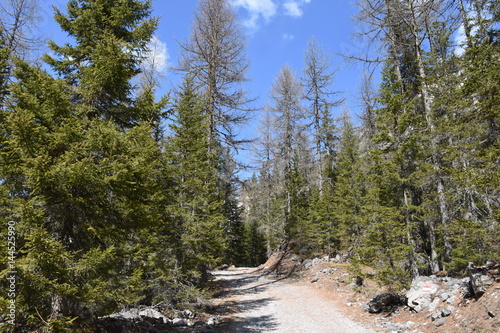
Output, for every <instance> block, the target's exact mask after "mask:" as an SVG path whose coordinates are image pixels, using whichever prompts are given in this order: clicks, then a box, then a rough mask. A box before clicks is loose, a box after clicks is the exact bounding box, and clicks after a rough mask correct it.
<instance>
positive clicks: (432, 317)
mask: <svg viewBox="0 0 500 333" xmlns="http://www.w3.org/2000/svg"><path fill="white" fill-rule="evenodd" d="M442 317H443V316H442V315H441V311H437V312H434V313H433V314H431V319H432V321H435V320H438V319H439V318H442Z"/></svg>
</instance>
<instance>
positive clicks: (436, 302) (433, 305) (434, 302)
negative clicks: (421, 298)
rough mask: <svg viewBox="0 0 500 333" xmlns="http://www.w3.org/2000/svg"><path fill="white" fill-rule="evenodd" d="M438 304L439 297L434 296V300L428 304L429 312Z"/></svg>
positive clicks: (439, 302)
mask: <svg viewBox="0 0 500 333" xmlns="http://www.w3.org/2000/svg"><path fill="white" fill-rule="evenodd" d="M439 304H441V301H440V300H439V298H437V297H436V298H434V300H433V301H432V302H431V304H429V307H428V309H429V312H432V311H434V310H436V308H437V307H438V306H439Z"/></svg>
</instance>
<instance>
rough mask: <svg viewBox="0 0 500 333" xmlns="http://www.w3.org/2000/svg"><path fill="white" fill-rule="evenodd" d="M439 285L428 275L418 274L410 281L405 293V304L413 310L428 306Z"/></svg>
mask: <svg viewBox="0 0 500 333" xmlns="http://www.w3.org/2000/svg"><path fill="white" fill-rule="evenodd" d="M438 290H439V286H438V285H437V284H436V283H435V282H434V280H433V279H431V278H430V277H425V276H420V277H417V278H415V279H414V280H413V281H412V284H411V288H410V291H408V293H406V298H407V299H408V301H407V305H408V306H409V307H410V308H411V309H413V310H414V311H415V312H420V311H422V310H424V309H426V308H428V307H429V305H430V304H431V303H432V300H433V298H434V297H433V296H434V295H435V294H436V293H437V291H438Z"/></svg>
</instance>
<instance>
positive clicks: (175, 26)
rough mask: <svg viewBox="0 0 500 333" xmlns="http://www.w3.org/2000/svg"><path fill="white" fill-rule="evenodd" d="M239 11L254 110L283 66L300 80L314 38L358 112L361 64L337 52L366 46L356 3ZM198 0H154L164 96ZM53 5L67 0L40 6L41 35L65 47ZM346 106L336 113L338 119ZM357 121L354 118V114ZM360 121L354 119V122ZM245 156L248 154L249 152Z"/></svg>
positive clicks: (251, 4)
mask: <svg viewBox="0 0 500 333" xmlns="http://www.w3.org/2000/svg"><path fill="white" fill-rule="evenodd" d="M230 1H232V2H233V4H234V5H235V6H236V8H237V12H238V17H239V19H240V22H241V27H242V29H243V31H244V32H245V34H246V36H247V41H246V42H247V46H246V52H247V58H248V60H249V61H250V69H249V72H248V77H249V79H250V81H249V82H248V83H247V84H246V89H247V90H248V92H249V95H250V96H251V97H255V98H257V100H256V102H255V105H254V107H256V108H261V107H262V106H264V104H265V103H266V102H268V101H269V99H268V95H269V91H270V87H271V85H272V83H273V81H274V78H275V77H276V75H277V73H278V72H279V70H280V68H281V67H282V66H283V65H285V64H288V65H290V66H291V67H292V68H293V69H294V70H295V71H296V74H297V77H301V75H302V73H301V71H302V69H303V67H304V51H305V49H306V46H307V43H308V41H309V40H310V38H311V37H313V36H314V38H315V39H316V41H317V42H318V43H319V45H320V46H321V47H322V48H323V50H324V51H325V52H326V53H328V54H330V56H331V60H332V65H333V68H337V74H336V77H335V83H334V86H333V87H332V88H333V90H335V91H341V92H342V93H341V95H339V96H342V97H345V98H346V106H347V107H348V108H349V110H350V111H351V114H353V115H355V114H357V113H359V112H358V109H357V104H358V101H357V99H356V93H357V90H358V86H359V84H360V80H361V71H362V66H361V65H360V64H358V65H352V64H347V63H346V62H345V61H344V59H343V58H342V57H340V56H339V55H338V54H339V53H343V54H344V53H357V52H358V51H359V49H360V48H362V44H360V43H359V42H356V41H355V38H353V34H354V33H355V32H356V31H357V29H358V28H357V27H358V25H357V24H356V23H355V22H354V21H353V19H352V17H353V15H354V14H355V11H356V7H355V6H354V3H353V2H354V1H353V0H230ZM197 3H198V1H197V0H155V1H154V2H153V6H154V15H155V16H159V17H160V25H159V27H158V30H157V32H156V37H157V38H158V40H159V41H160V42H159V44H160V45H161V46H162V47H163V52H162V53H163V54H162V58H163V60H165V61H166V62H167V64H166V66H164V70H165V71H164V79H163V81H162V87H161V90H160V92H168V91H169V90H171V88H172V87H175V86H177V85H178V84H179V82H180V78H179V77H178V75H177V74H176V73H175V72H173V71H170V70H168V68H167V67H168V66H173V65H175V64H176V63H177V60H178V59H179V48H178V42H179V41H184V40H186V39H187V38H188V37H189V35H190V31H191V25H192V21H193V14H194V12H195V11H196V8H197ZM52 5H55V6H56V7H59V8H62V9H64V8H65V6H66V1H65V0H48V1H46V2H44V3H42V4H41V7H42V8H41V9H42V21H41V25H40V27H41V30H42V32H43V34H44V35H45V36H46V37H48V38H50V39H53V40H55V41H56V42H57V43H63V42H64V39H65V36H64V34H63V33H61V32H60V30H59V27H58V26H57V25H56V24H55V23H54V22H53V19H52V9H51V7H52ZM342 112H343V108H342V107H340V108H338V109H337V110H333V113H334V116H335V117H340V115H341V114H342ZM354 118H355V116H354ZM354 120H355V121H356V119H354ZM257 126H258V115H257V117H255V120H254V121H252V122H250V123H249V124H248V126H246V127H245V128H244V129H242V133H243V134H244V135H245V136H248V137H255V136H256V135H257V131H256V128H257ZM245 155H246V153H245Z"/></svg>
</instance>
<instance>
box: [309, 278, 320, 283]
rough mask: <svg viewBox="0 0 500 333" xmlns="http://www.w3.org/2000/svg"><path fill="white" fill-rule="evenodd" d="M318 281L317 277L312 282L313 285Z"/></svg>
mask: <svg viewBox="0 0 500 333" xmlns="http://www.w3.org/2000/svg"><path fill="white" fill-rule="evenodd" d="M318 281H319V278H317V277H316V278H314V279H312V280H311V283H315V282H318Z"/></svg>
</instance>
